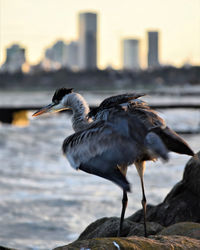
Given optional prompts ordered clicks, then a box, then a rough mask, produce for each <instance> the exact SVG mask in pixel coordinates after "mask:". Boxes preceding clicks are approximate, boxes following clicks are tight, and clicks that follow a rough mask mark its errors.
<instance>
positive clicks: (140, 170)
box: [135, 161, 147, 237]
mask: <svg viewBox="0 0 200 250" xmlns="http://www.w3.org/2000/svg"><path fill="white" fill-rule="evenodd" d="M135 166H136V168H137V171H138V174H139V176H140V181H141V186H142V201H141V203H142V208H143V216H144V236H145V237H147V224H146V196H145V191H144V181H143V176H144V170H145V161H142V162H136V163H135Z"/></svg>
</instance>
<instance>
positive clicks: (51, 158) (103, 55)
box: [0, 0, 200, 250]
mask: <svg viewBox="0 0 200 250" xmlns="http://www.w3.org/2000/svg"><path fill="white" fill-rule="evenodd" d="M59 87H67V88H74V91H77V92H79V93H81V94H82V95H83V96H84V98H85V99H86V100H87V101H88V103H89V105H90V106H92V107H95V106H97V105H98V104H99V103H100V102H101V101H102V100H103V99H104V98H106V97H108V96H110V95H113V94H120V93H125V92H135V91H136V92H145V93H147V96H146V97H144V98H143V99H144V100H146V101H147V102H148V103H149V104H150V106H152V107H154V108H156V109H157V111H158V112H159V114H160V115H161V116H162V117H163V118H164V119H166V121H167V123H168V124H169V126H171V127H172V128H173V129H174V130H175V131H177V132H178V133H180V134H181V135H182V136H183V138H184V139H185V140H186V141H187V142H188V143H189V144H190V145H191V147H192V149H193V150H194V151H198V150H199V149H200V145H199V141H200V98H199V97H200V1H199V0H190V1H188V0H168V1H159V0H151V1H149V0H140V1H137V0H124V1H119V2H116V1H114V0H110V1H106V0H101V1H98V0H85V1H81V0H73V1H70V0H57V1H53V0H43V1H39V0H14V1H13V0H0V215H1V216H0V223H1V231H0V245H4V246H9V247H15V248H18V249H38V250H44V249H52V248H54V247H56V246H59V245H64V244H66V243H68V242H70V241H73V240H75V239H76V238H77V237H78V235H79V234H80V233H81V232H82V231H83V230H84V228H85V227H86V226H87V225H88V224H89V223H91V222H93V221H94V220H95V219H98V218H101V217H103V216H107V217H109V216H119V214H120V210H121V207H120V206H119V204H121V202H120V201H121V195H122V194H121V193H122V192H121V190H120V189H119V188H118V187H117V186H115V185H113V184H112V183H110V182H108V181H106V180H104V179H101V178H98V177H95V176H90V175H88V174H85V173H83V172H76V171H74V170H73V169H71V167H70V165H69V163H68V162H67V160H66V159H65V158H64V157H63V156H62V152H61V146H62V141H63V140H64V138H65V137H67V136H68V135H70V134H72V133H73V131H72V128H71V122H70V118H71V117H70V114H69V113H61V114H55V115H51V116H43V117H39V118H35V119H33V118H32V117H31V115H32V113H33V112H34V110H36V109H38V108H40V107H42V106H43V105H47V104H49V103H50V102H51V99H52V95H53V94H54V91H55V89H57V88H59ZM170 156H171V160H170V161H169V162H168V163H165V164H163V163H162V162H160V161H158V162H156V163H148V164H147V165H148V166H147V169H146V172H145V186H146V190H147V191H146V193H147V201H148V203H150V204H158V203H159V202H161V201H162V200H163V199H164V197H165V196H166V194H167V193H168V192H169V190H170V189H171V188H172V187H173V185H174V184H175V183H176V182H178V181H179V180H180V179H181V177H182V173H183V169H184V165H185V163H186V162H187V161H188V159H189V157H187V156H182V155H177V154H171V155H170ZM128 179H129V181H130V183H131V184H132V193H130V194H129V205H128V209H127V216H129V215H131V214H132V213H134V212H135V211H137V210H138V209H140V208H141V203H140V200H141V190H140V184H139V178H138V176H137V173H136V170H135V168H134V167H130V168H129V173H128Z"/></svg>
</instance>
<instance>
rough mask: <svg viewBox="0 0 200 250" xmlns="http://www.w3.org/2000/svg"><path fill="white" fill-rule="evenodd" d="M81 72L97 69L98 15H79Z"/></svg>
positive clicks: (79, 60)
mask: <svg viewBox="0 0 200 250" xmlns="http://www.w3.org/2000/svg"><path fill="white" fill-rule="evenodd" d="M78 62H79V69H80V70H88V69H95V68H97V14H96V13H89V12H87V13H80V14H79V52H78Z"/></svg>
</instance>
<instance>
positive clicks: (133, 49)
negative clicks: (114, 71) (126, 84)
mask: <svg viewBox="0 0 200 250" xmlns="http://www.w3.org/2000/svg"><path fill="white" fill-rule="evenodd" d="M123 68H124V69H128V70H137V69H139V68H140V62H139V40H137V39H124V40H123Z"/></svg>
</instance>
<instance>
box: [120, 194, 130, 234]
mask: <svg viewBox="0 0 200 250" xmlns="http://www.w3.org/2000/svg"><path fill="white" fill-rule="evenodd" d="M127 204H128V196H127V192H126V191H125V190H123V198H122V211H121V217H120V225H119V230H118V233H117V236H118V237H120V236H121V235H122V230H123V222H124V215H125V211H126V207H127Z"/></svg>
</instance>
